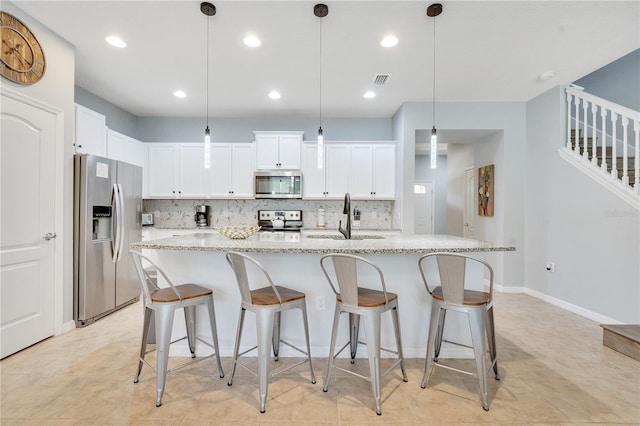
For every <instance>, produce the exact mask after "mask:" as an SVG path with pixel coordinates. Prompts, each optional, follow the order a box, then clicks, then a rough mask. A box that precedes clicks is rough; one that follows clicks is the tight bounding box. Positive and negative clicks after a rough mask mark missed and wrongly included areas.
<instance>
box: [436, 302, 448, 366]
mask: <svg viewBox="0 0 640 426" xmlns="http://www.w3.org/2000/svg"><path fill="white" fill-rule="evenodd" d="M446 318H447V310H446V309H440V317H439V318H438V334H436V348H435V352H434V353H435V356H434V358H433V360H434V361H435V362H438V357H439V356H440V348H442V334H443V333H444V320H445V319H446Z"/></svg>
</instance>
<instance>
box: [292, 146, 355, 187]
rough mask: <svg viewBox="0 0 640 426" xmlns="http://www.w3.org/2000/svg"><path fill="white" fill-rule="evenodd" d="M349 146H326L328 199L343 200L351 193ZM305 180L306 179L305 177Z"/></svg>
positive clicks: (325, 164)
mask: <svg viewBox="0 0 640 426" xmlns="http://www.w3.org/2000/svg"><path fill="white" fill-rule="evenodd" d="M349 148H350V147H349V145H325V146H324V150H325V163H324V168H325V174H326V178H325V181H326V187H325V191H326V192H325V194H326V196H327V198H342V197H344V194H345V192H349V174H350V173H353V171H350V170H349V164H350V161H349V158H350V150H349ZM303 178H304V177H303Z"/></svg>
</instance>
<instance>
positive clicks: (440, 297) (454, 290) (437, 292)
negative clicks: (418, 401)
mask: <svg viewBox="0 0 640 426" xmlns="http://www.w3.org/2000/svg"><path fill="white" fill-rule="evenodd" d="M429 259H435V261H436V263H437V269H438V274H439V278H440V285H439V286H437V287H434V288H433V289H431V288H430V287H429V284H428V282H427V276H426V274H425V264H426V262H427V261H428V260H429ZM468 262H472V263H476V264H480V265H482V267H483V269H484V270H485V271H489V292H483V291H475V290H467V289H465V284H466V280H465V271H466V268H467V263H468ZM418 267H419V268H420V274H421V275H422V280H423V281H424V285H425V287H426V289H427V291H428V292H429V294H431V297H432V305H431V323H430V325H429V337H428V340H427V356H426V361H425V368H424V376H423V378H422V384H421V387H422V388H423V389H424V388H425V387H426V386H427V380H428V379H429V376H430V375H431V372H432V369H433V367H434V366H436V367H442V368H446V369H449V370H453V371H457V372H460V373H464V374H471V375H477V376H478V379H479V383H480V399H481V401H482V407H483V408H484V409H485V410H486V411H489V402H488V398H487V371H489V370H491V369H492V368H493V371H494V373H495V378H496V380H500V375H499V373H498V360H497V353H496V338H495V328H494V321H493V269H492V268H491V266H490V265H489V264H488V263H487V262H484V261H482V260H478V259H474V258H472V257H469V256H465V255H462V254H456V253H430V254H426V255H424V256H421V257H420V259H418ZM447 310H453V311H458V312H462V313H465V314H466V315H467V317H468V319H469V328H470V331H471V341H472V344H473V346H472V347H471V348H472V349H473V351H474V356H475V360H476V370H477V372H476V373H471V372H469V371H465V370H460V369H457V368H453V367H450V366H447V365H444V364H441V363H439V362H438V357H439V355H440V348H441V347H442V342H443V341H445V342H447V343H452V344H455V345H459V346H464V347H469V346H467V345H462V344H460V343H457V342H452V341H448V340H444V339H443V337H442V336H443V331H444V323H445V318H446V313H447ZM487 346H488V352H489V357H490V363H489V367H488V368H487V362H486V355H487Z"/></svg>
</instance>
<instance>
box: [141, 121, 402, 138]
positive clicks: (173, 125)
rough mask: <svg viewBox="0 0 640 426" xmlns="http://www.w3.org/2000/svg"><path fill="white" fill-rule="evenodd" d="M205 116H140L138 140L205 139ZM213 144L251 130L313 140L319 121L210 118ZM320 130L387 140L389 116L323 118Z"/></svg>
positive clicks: (243, 135)
mask: <svg viewBox="0 0 640 426" xmlns="http://www.w3.org/2000/svg"><path fill="white" fill-rule="evenodd" d="M205 126H206V120H205V119H204V118H162V117H141V118H139V127H138V130H137V134H138V139H140V140H142V141H144V142H200V141H202V139H203V138H204V128H205ZM209 127H210V128H211V129H212V130H211V135H212V136H211V140H212V143H215V142H251V141H252V140H253V139H254V134H253V131H257V130H272V131H278V130H298V131H304V140H315V139H317V134H318V120H317V119H315V118H300V117H297V118H286V117H268V118H265V117H240V118H209ZM322 129H323V131H324V138H325V140H328V141H389V140H392V139H393V138H392V135H391V119H390V118H344V119H332V118H323V120H322Z"/></svg>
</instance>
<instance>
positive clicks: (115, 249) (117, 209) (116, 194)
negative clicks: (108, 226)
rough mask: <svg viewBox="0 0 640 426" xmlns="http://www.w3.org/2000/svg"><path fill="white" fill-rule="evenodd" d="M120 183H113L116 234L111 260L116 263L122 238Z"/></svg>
mask: <svg viewBox="0 0 640 426" xmlns="http://www.w3.org/2000/svg"><path fill="white" fill-rule="evenodd" d="M119 192H120V191H119V188H118V184H116V183H114V184H113V203H114V210H115V214H114V218H115V226H114V228H115V231H116V235H115V237H114V239H113V256H112V258H111V261H112V262H113V263H116V262H117V261H118V251H119V250H120V238H122V236H121V234H122V231H121V229H122V227H121V226H120V194H119Z"/></svg>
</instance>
